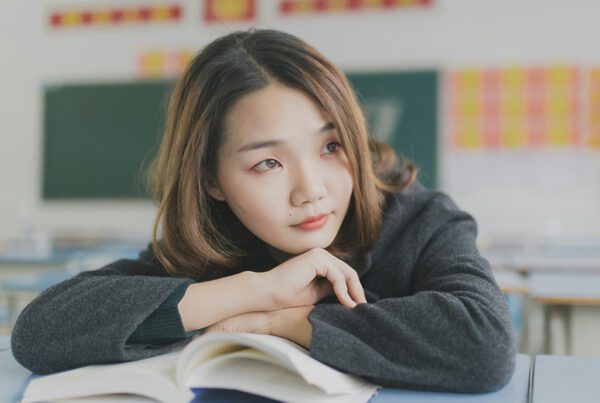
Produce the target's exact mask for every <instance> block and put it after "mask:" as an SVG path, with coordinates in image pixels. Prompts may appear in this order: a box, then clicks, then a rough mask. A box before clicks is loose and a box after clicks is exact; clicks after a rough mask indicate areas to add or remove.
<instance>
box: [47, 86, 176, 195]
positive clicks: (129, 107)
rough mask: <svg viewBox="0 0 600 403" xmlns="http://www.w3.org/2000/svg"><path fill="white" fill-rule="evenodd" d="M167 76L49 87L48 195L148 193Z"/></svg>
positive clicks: (169, 87) (163, 111)
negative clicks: (146, 170) (145, 174)
mask: <svg viewBox="0 0 600 403" xmlns="http://www.w3.org/2000/svg"><path fill="white" fill-rule="evenodd" d="M172 84H173V83H172V82H168V81H140V82H126V83H112V84H77V85H64V86H46V87H45V88H44V161H43V169H44V170H43V191H42V194H43V198H44V199H141V198H147V197H148V196H147V193H146V191H145V189H144V183H143V174H142V170H143V169H144V168H145V166H147V165H148V164H149V162H150V161H151V159H152V157H153V156H154V155H155V154H156V152H157V150H158V146H159V144H160V138H161V135H162V130H163V127H164V124H163V123H164V119H165V110H166V104H167V97H168V93H169V91H170V89H171V87H172Z"/></svg>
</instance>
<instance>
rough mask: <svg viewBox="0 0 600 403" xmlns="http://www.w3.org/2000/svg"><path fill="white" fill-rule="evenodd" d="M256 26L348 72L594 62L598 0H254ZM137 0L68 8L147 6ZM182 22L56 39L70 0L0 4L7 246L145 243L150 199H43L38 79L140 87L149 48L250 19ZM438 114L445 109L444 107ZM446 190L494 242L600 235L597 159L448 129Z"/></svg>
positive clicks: (0, 205)
mask: <svg viewBox="0 0 600 403" xmlns="http://www.w3.org/2000/svg"><path fill="white" fill-rule="evenodd" d="M258 2H259V3H260V4H259V6H260V7H259V12H258V15H259V17H258V19H257V23H256V24H254V26H258V27H269V28H276V29H282V30H286V31H288V32H290V33H293V34H296V35H299V36H300V37H302V38H304V39H305V40H306V41H308V42H309V43H311V44H313V45H314V46H315V47H317V48H318V49H319V50H321V51H322V52H323V53H324V54H325V55H327V56H328V57H329V58H330V59H331V60H332V61H333V62H334V63H337V64H338V65H339V66H340V67H341V68H342V69H344V70H346V71H373V70H402V69H420V68H427V69H431V68H435V69H440V70H442V71H443V70H444V69H451V68H464V67H475V68H486V67H505V66H527V65H531V64H535V65H553V64H574V65H579V66H600V51H599V50H598V49H597V46H596V41H595V38H598V37H600V24H598V19H597V15H600V3H598V2H596V1H593V0H579V1H577V2H574V1H567V0H557V1H552V2H549V1H543V0H530V1H527V2H524V1H519V0H493V1H492V0H488V1H475V0H472V1H469V0H436V1H434V6H433V7H431V8H425V9H418V8H415V9H404V10H402V9H400V10H395V11H392V12H387V13H386V12H382V11H370V12H361V13H338V14H336V13H332V14H323V15H314V16H296V17H280V16H278V15H277V12H276V9H275V8H274V7H273V3H272V2H267V1H258ZM141 3H142V2H140V1H112V2H111V1H107V2H105V1H90V0H87V1H83V0H82V1H77V2H73V3H72V4H76V5H85V4H89V5H92V6H96V5H98V4H102V5H119V6H127V5H133V6H135V5H139V4H141ZM180 3H182V4H184V6H185V17H184V19H183V21H182V22H181V23H178V24H162V25H161V24H156V25H150V26H148V27H144V26H122V27H112V28H108V27H106V28H103V27H100V28H92V29H73V30H68V29H65V30H50V29H49V28H48V24H47V18H48V13H49V10H51V9H53V8H54V7H64V6H65V4H68V3H66V2H64V1H50V0H46V1H38V2H25V1H18V0H8V1H7V0H3V1H1V2H0V184H1V187H0V240H2V239H8V238H15V237H18V236H20V235H21V234H23V233H25V232H30V230H31V228H34V229H35V230H36V231H38V232H40V233H47V234H51V235H65V234H77V235H83V236H92V235H111V236H129V237H131V236H134V237H147V236H148V234H149V233H150V228H151V225H152V220H153V216H154V207H153V206H152V204H151V203H150V202H140V201H131V202H123V201H102V202H88V201H86V202H47V201H43V200H41V196H40V194H41V184H40V181H41V172H40V165H41V152H42V144H43V143H42V98H41V90H40V89H41V86H42V85H43V84H44V83H49V82H52V83H61V82H64V83H70V82H87V81H91V82H98V81H114V80H116V81H121V80H129V79H134V78H135V77H136V58H137V55H138V54H139V53H140V52H143V51H149V50H153V49H158V50H173V49H190V48H191V49H198V48H200V47H201V46H203V45H204V44H206V43H207V42H209V41H211V40H212V39H214V38H216V37H217V36H220V35H222V34H225V33H227V32H229V31H231V30H236V29H244V28H248V27H249V26H250V25H248V24H243V23H235V24H229V26H225V25H212V26H207V25H206V24H204V23H203V21H202V20H201V18H200V17H199V16H200V1H196V0H187V1H181V2H180ZM442 110H443V108H442ZM441 127H442V130H441V133H440V139H439V143H440V150H441V151H440V162H441V164H440V172H439V178H440V187H441V189H442V190H444V191H447V192H448V193H450V195H451V196H452V197H454V199H455V200H456V201H457V203H458V204H459V206H460V207H462V208H464V209H466V210H467V211H469V212H471V213H472V214H473V215H474V216H475V217H476V219H477V220H478V221H479V224H480V241H481V242H483V243H485V242H489V240H490V239H492V238H493V237H496V236H504V237H506V236H512V235H513V234H518V235H519V236H521V237H535V236H539V235H542V236H557V237H576V238H589V237H598V238H600V225H599V224H600V209H598V208H597V206H598V205H600V151H598V150H596V151H593V150H549V151H540V150H538V151H520V152H494V153H490V152H483V151H457V150H453V149H451V148H450V147H449V142H448V138H447V132H446V130H445V129H444V127H445V126H444V125H441Z"/></svg>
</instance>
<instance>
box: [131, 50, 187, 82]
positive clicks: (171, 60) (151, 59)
mask: <svg viewBox="0 0 600 403" xmlns="http://www.w3.org/2000/svg"><path fill="white" fill-rule="evenodd" d="M193 57H194V52H192V51H188V50H182V51H168V52H165V51H151V52H145V53H142V54H141V55H140V56H139V57H138V75H139V76H140V77H142V78H156V77H173V76H177V75H179V74H181V73H182V72H183V70H184V69H185V68H186V67H187V65H188V64H189V63H190V61H191V60H192V58H193Z"/></svg>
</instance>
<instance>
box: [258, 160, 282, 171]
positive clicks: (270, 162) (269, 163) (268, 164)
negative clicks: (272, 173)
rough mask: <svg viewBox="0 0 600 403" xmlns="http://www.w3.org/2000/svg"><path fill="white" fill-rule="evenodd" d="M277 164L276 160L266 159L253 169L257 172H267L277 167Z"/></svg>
mask: <svg viewBox="0 0 600 403" xmlns="http://www.w3.org/2000/svg"><path fill="white" fill-rule="evenodd" d="M277 164H279V162H277V160H274V159H273V158H269V159H266V160H264V161H261V162H259V163H258V164H256V165H255V166H254V169H255V170H257V171H268V170H271V169H274V168H275V167H277ZM261 167H262V168H266V169H260V168H261Z"/></svg>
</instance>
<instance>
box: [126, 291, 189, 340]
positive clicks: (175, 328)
mask: <svg viewBox="0 0 600 403" xmlns="http://www.w3.org/2000/svg"><path fill="white" fill-rule="evenodd" d="M188 287H189V284H182V285H180V286H179V287H178V288H176V289H175V291H173V292H172V293H171V295H169V296H168V297H167V299H165V300H164V302H163V303H162V304H160V306H159V307H158V308H156V310H155V311H154V312H152V313H151V314H150V315H149V316H148V317H147V318H146V319H145V320H144V321H143V322H142V323H140V324H139V326H138V327H137V328H136V329H135V331H134V332H133V333H132V334H131V336H129V339H127V344H147V345H159V344H168V343H173V342H175V341H179V340H182V339H185V338H187V337H190V336H192V335H194V334H195V333H197V331H192V332H187V333H186V331H185V329H184V327H183V322H182V321H181V315H180V314H179V309H178V307H177V305H178V304H179V301H181V299H182V298H183V296H184V295H185V291H186V290H187V288H188Z"/></svg>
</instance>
